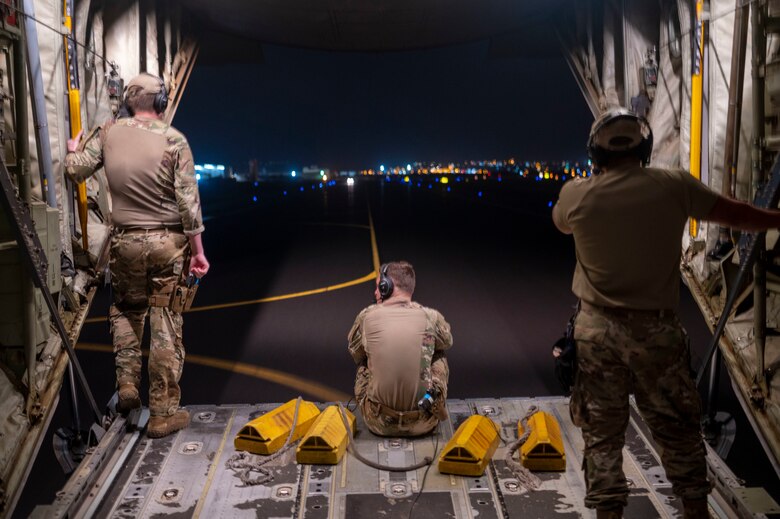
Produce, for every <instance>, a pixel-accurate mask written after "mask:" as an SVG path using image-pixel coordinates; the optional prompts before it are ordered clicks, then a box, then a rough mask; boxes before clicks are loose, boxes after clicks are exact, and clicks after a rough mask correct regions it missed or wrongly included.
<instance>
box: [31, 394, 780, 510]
mask: <svg viewBox="0 0 780 519" xmlns="http://www.w3.org/2000/svg"><path fill="white" fill-rule="evenodd" d="M317 406H318V407H319V408H320V409H325V407H326V405H324V404H317ZM531 406H536V407H538V408H539V409H540V410H542V411H545V412H547V413H549V415H550V416H551V417H552V418H554V419H555V420H557V422H558V423H559V424H560V429H561V431H560V436H557V435H556V437H555V443H557V444H558V445H559V446H560V443H562V444H563V449H564V451H565V456H566V470H565V471H561V472H535V474H536V475H537V476H538V477H539V479H540V480H541V484H540V486H539V487H538V488H537V489H536V490H527V489H525V488H524V487H523V486H522V485H521V484H520V482H519V480H518V479H517V478H516V476H515V475H514V474H513V472H512V471H511V470H510V468H509V466H508V465H507V463H506V462H505V456H506V453H507V451H508V450H509V448H510V446H511V444H512V443H513V442H514V441H515V440H516V439H517V435H518V427H517V424H518V421H519V420H520V419H521V418H523V417H524V416H525V415H526V413H527V412H528V410H529V408H530V407H531ZM276 407H277V405H276V404H259V405H220V406H201V405H199V406H190V407H189V410H190V412H191V413H192V423H191V425H190V427H189V428H187V429H185V430H183V431H180V432H179V433H177V434H174V435H171V436H169V437H166V438H161V439H155V440H152V439H149V438H147V437H146V435H145V433H144V431H143V430H138V429H137V428H136V427H134V426H133V425H132V424H130V423H128V422H127V421H125V420H124V419H121V418H120V419H117V420H116V421H115V422H114V424H113V425H112V427H111V428H110V430H109V431H108V432H107V433H106V435H105V436H104V437H103V439H102V441H101V442H100V444H99V445H98V447H96V448H95V449H94V450H93V451H92V452H91V453H90V454H89V455H88V456H87V458H85V459H84V460H83V461H82V463H81V465H80V466H79V467H78V469H77V470H76V471H75V472H74V474H73V475H72V477H71V479H70V481H69V482H68V484H67V485H66V487H65V488H64V489H63V491H62V492H61V493H59V495H58V498H57V500H56V501H55V502H54V503H53V504H51V505H47V506H39V507H37V508H36V509H35V511H34V513H33V517H47V518H49V517H112V518H130V517H160V518H162V517H177V518H184V517H204V518H205V517H209V518H211V517H237V518H240V517H247V518H249V517H263V518H306V519H326V518H356V519H358V518H359V519H363V518H369V517H371V518H374V517H385V518H395V517H400V518H406V517H412V518H418V519H420V518H431V519H434V518H435V519H439V518H447V517H451V518H477V517H478V518H480V519H485V518H496V519H503V518H515V517H518V518H519V517H523V518H544V517H569V518H576V517H595V513H594V512H593V511H591V510H588V509H586V508H585V507H584V505H583V494H584V490H585V482H584V479H583V473H582V471H581V470H580V466H581V464H582V447H583V445H582V438H581V435H580V432H579V430H578V429H577V428H576V427H575V426H574V425H573V424H572V423H571V420H570V418H569V413H568V399H566V398H564V397H544V398H506V399H480V400H450V401H448V410H449V415H450V416H449V420H447V421H446V422H443V423H442V424H441V425H440V427H439V429H438V431H436V433H435V434H432V435H428V436H424V437H421V438H417V439H414V440H407V439H399V438H382V437H379V436H375V435H373V434H371V432H369V431H368V429H367V428H366V427H365V425H364V424H363V421H362V418H361V416H360V413H356V417H357V430H358V433H357V434H356V436H355V439H354V445H353V447H354V448H355V449H356V450H357V451H358V452H359V453H360V454H362V455H363V456H364V457H366V458H368V459H369V460H371V461H373V462H376V463H380V464H384V465H392V466H409V465H413V464H415V463H417V462H420V461H421V460H423V459H424V457H426V456H430V457H432V458H433V459H434V462H433V465H432V466H430V467H429V468H426V467H423V468H420V469H417V470H411V471H408V472H389V471H384V470H378V469H375V468H372V467H369V466H367V465H365V464H363V463H362V462H360V461H359V460H357V459H356V458H355V457H354V456H353V455H352V454H351V453H347V454H345V455H344V456H343V457H341V460H340V462H339V463H338V464H337V465H303V464H297V463H296V461H295V460H296V450H295V448H289V449H287V450H285V451H283V453H282V454H281V455H279V456H277V457H276V458H275V459H273V460H271V462H269V463H268V464H266V465H265V468H266V469H268V471H267V472H268V476H270V477H268V476H263V474H261V473H260V472H255V471H252V472H250V473H249V474H248V476H249V477H250V478H251V479H255V478H258V479H266V480H267V481H266V482H264V483H261V484H257V485H245V484H244V483H242V481H241V479H240V478H239V477H238V475H237V472H236V471H234V470H232V469H231V468H228V466H227V462H228V460H229V459H230V458H231V457H233V456H234V455H235V454H236V450H235V448H234V438H235V437H236V435H237V434H238V433H239V431H240V430H241V428H242V427H243V426H244V425H245V424H247V423H248V422H250V421H251V420H253V419H255V418H257V417H258V416H260V415H262V414H264V413H267V412H268V411H271V410H273V409H275V408H276ZM475 414H479V415H484V416H487V417H489V418H490V419H492V420H493V422H494V423H495V424H496V426H497V427H498V430H499V433H500V437H501V440H500V441H499V445H498V448H497V449H496V451H495V454H494V455H493V456H492V461H491V462H490V463H489V464H488V466H487V468H486V470H485V471H484V473H483V474H482V475H481V476H457V475H449V474H442V473H440V472H439V469H438V459H439V456H440V455H441V452H442V450H443V449H444V448H445V445H446V444H447V443H448V441H449V440H450V439H451V438H452V437H453V434H454V432H455V431H456V430H457V429H458V427H459V426H460V424H461V423H463V422H464V421H465V420H466V419H467V418H469V417H470V416H472V415H475ZM146 416H148V414H147V413H146V411H144V412H143V413H142V414H141V416H140V422H143V421H144V419H145V417H146ZM517 456H518V454H517V453H516V454H515V459H517ZM260 458H262V457H260ZM659 459H660V458H659V454H658V452H657V451H656V449H655V447H654V445H653V444H652V440H651V439H650V435H649V431H648V430H647V428H646V427H645V425H644V423H643V422H642V420H641V418H640V417H639V415H638V413H636V411H635V410H634V409H633V408H632V416H631V421H630V424H629V428H628V431H627V434H626V447H625V449H624V461H623V467H624V470H625V473H626V476H627V477H628V479H629V484H630V487H631V494H630V497H629V505H628V508H627V509H626V517H631V518H655V517H662V518H675V517H682V512H681V502H680V500H679V499H676V498H675V496H674V495H673V494H672V490H671V485H670V483H669V482H668V481H667V480H666V478H665V476H664V472H663V469H662V468H661V465H660V462H659ZM708 462H709V466H710V471H711V476H712V478H713V480H714V481H715V483H716V489H715V491H714V492H713V494H712V495H711V497H710V501H709V502H710V511H711V513H712V516H713V517H721V518H726V517H729V518H730V517H765V515H764V514H774V513H780V509H778V507H777V505H776V504H775V503H774V502H773V501H772V500H771V498H769V496H768V495H767V494H766V492H764V491H763V489H760V488H753V489H751V488H744V487H741V486H740V485H739V482H738V481H737V480H736V478H735V477H734V476H733V475H732V474H731V472H730V471H729V469H728V468H727V467H726V466H725V465H724V464H723V463H722V462H721V461H720V459H719V458H718V457H717V456H716V455H714V454H712V453H710V455H709V459H708ZM426 471H427V473H426ZM421 491H422V493H420V492H421ZM768 516H769V517H772V515H768Z"/></svg>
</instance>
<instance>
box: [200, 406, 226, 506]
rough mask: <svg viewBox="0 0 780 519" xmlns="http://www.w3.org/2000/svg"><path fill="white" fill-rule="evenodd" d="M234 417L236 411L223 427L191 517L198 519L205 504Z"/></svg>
mask: <svg viewBox="0 0 780 519" xmlns="http://www.w3.org/2000/svg"><path fill="white" fill-rule="evenodd" d="M235 416H236V411H235V410H233V412H232V413H230V420H228V424H227V427H225V434H223V435H222V443H220V444H219V449H217V454H216V456H214V461H213V462H212V463H211V467H209V475H208V477H207V478H206V484H205V485H203V492H201V493H200V499H198V506H196V507H195V513H193V514H192V516H193V517H200V513H201V511H202V510H203V507H204V506H205V504H206V496H207V495H208V493H209V488H211V483H212V482H213V481H214V474H216V472H217V467H218V466H220V465H221V463H220V461H221V457H222V451H223V450H225V443H227V438H228V433H230V429H231V427H233V418H235Z"/></svg>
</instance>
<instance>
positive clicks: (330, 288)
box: [84, 271, 376, 323]
mask: <svg viewBox="0 0 780 519" xmlns="http://www.w3.org/2000/svg"><path fill="white" fill-rule="evenodd" d="M375 278H376V271H373V272H371V273H369V274H366V275H365V276H363V277H361V278H357V279H353V280H351V281H345V282H344V283H339V284H337V285H330V286H327V287H322V288H315V289H313V290H304V291H303V292H295V293H292V294H282V295H280V296H272V297H263V298H261V299H249V300H247V301H235V302H233V303H221V304H217V305H207V306H196V307H193V308H190V309H189V310H188V311H187V312H185V313H188V314H189V313H193V312H205V311H207V310H222V309H224V308H235V307H238V306H249V305H257V304H261V303H272V302H274V301H283V300H285V299H294V298H296V297H305V296H311V295H314V294H324V293H325V292H332V291H334V290H339V289H342V288H347V287H351V286H354V285H359V284H361V283H365V282H367V281H372V280H374V279H375ZM107 320H108V317H90V318H89V319H86V320H85V321H84V323H100V322H104V321H107Z"/></svg>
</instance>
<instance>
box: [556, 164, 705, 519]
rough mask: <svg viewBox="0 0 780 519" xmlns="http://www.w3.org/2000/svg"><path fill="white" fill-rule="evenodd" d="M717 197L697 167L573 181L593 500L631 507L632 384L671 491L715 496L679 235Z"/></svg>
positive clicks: (584, 419) (568, 202)
mask: <svg viewBox="0 0 780 519" xmlns="http://www.w3.org/2000/svg"><path fill="white" fill-rule="evenodd" d="M717 197H718V195H717V194H716V193H714V192H713V191H711V190H710V189H709V188H708V187H707V186H705V185H704V184H702V183H701V182H699V181H698V180H696V179H694V178H693V177H691V175H689V174H688V173H686V172H684V171H679V170H665V169H659V168H646V167H641V166H639V165H638V160H637V165H628V164H624V165H623V166H622V167H616V168H613V169H608V170H607V171H606V172H604V173H602V174H600V175H594V176H592V177H590V178H588V179H576V180H572V181H569V182H567V183H566V184H565V185H564V186H563V188H562V189H561V193H560V196H559V199H558V203H557V204H556V205H555V208H554V209H553V221H554V222H555V225H556V226H557V227H558V229H559V230H561V231H562V232H564V233H568V234H573V235H574V244H575V249H576V256H577V265H576V268H575V272H574V279H573V282H572V291H573V292H574V294H575V295H576V296H577V297H578V298H579V299H580V302H581V310H580V312H579V313H578V315H577V318H576V320H575V323H574V337H575V339H576V345H577V365H578V373H577V376H576V380H575V384H574V389H573V392H572V397H571V407H570V410H571V415H572V420H573V422H574V423H575V424H576V425H578V426H580V427H581V428H582V436H583V439H584V440H585V452H584V459H583V470H584V471H585V480H586V484H587V489H588V490H587V495H586V498H585V504H586V505H587V506H588V507H590V508H597V509H600V510H615V511H616V510H619V509H622V507H624V506H625V505H626V502H627V496H628V487H627V485H626V479H625V475H624V474H623V468H622V466H623V465H622V448H623V443H624V441H625V431H626V427H627V425H628V417H629V401H628V397H629V394H630V393H634V395H635V398H636V403H637V406H638V407H639V410H640V412H641V414H642V417H643V418H644V419H645V421H646V422H647V424H648V426H649V427H650V430H651V431H652V434H653V438H654V439H655V441H656V442H657V443H658V445H659V447H660V450H661V461H662V463H663V466H664V469H665V471H666V475H667V477H668V478H669V480H670V481H671V482H672V485H673V491H674V493H675V494H677V495H678V496H681V497H683V499H685V500H686V501H690V500H692V499H694V500H695V499H700V498H702V497H706V495H707V494H708V493H709V491H710V488H711V486H710V483H709V482H708V481H707V470H706V461H705V447H704V443H703V439H702V434H701V425H700V423H701V409H700V403H699V396H698V392H697V391H696V388H695V386H694V384H693V381H692V379H691V372H690V359H689V354H688V349H687V337H686V334H685V330H684V329H683V328H682V326H681V325H680V323H679V321H678V319H677V317H676V314H675V312H674V309H675V308H677V305H678V301H679V287H680V273H679V268H680V255H681V243H680V242H681V237H682V233H683V230H684V227H685V224H686V221H687V219H688V218H689V217H695V218H699V219H705V217H706V216H707V215H708V214H709V212H710V211H711V210H712V207H713V206H714V204H715V202H716V200H717Z"/></svg>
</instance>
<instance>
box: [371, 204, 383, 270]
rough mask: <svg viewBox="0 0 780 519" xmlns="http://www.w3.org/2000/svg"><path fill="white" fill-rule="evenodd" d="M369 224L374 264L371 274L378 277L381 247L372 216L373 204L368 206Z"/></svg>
mask: <svg viewBox="0 0 780 519" xmlns="http://www.w3.org/2000/svg"><path fill="white" fill-rule="evenodd" d="M368 226H369V232H370V233H371V261H372V262H373V264H374V272H372V273H371V274H372V275H373V276H374V277H376V276H378V275H379V267H380V266H381V265H382V264H381V263H379V247H377V245H376V232H375V231H374V219H373V218H371V206H369V207H368Z"/></svg>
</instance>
